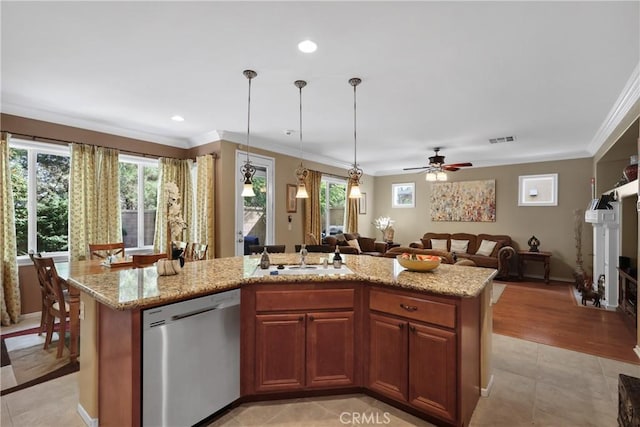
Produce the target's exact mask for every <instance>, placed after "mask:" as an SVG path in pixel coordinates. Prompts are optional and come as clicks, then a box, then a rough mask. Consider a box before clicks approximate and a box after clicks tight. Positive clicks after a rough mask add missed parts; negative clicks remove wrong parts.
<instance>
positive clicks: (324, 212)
mask: <svg viewBox="0 0 640 427" xmlns="http://www.w3.org/2000/svg"><path fill="white" fill-rule="evenodd" d="M346 199H347V181H346V180H344V179H339V178H331V177H323V178H322V181H321V183H320V220H321V223H322V237H323V238H324V237H326V236H329V235H334V234H341V233H343V232H344V222H345V216H346V204H345V201H346Z"/></svg>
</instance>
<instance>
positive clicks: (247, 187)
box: [240, 70, 258, 197]
mask: <svg viewBox="0 0 640 427" xmlns="http://www.w3.org/2000/svg"><path fill="white" fill-rule="evenodd" d="M242 74H244V76H245V77H246V78H247V79H248V80H249V98H248V101H247V160H246V161H245V163H244V165H242V167H241V168H240V172H242V175H243V176H244V186H243V188H242V194H241V196H242V197H254V196H255V195H256V193H255V192H254V191H253V175H254V174H255V173H256V168H255V166H253V165H252V164H251V160H249V148H250V141H249V136H250V124H251V79H253V78H254V77H256V76H257V75H258V73H256V72H255V71H253V70H244V71H243V72H242Z"/></svg>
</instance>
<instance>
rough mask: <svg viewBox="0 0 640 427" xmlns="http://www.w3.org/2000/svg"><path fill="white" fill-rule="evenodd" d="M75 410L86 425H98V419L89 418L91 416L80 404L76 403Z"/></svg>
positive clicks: (89, 426) (91, 426) (94, 426)
mask: <svg viewBox="0 0 640 427" xmlns="http://www.w3.org/2000/svg"><path fill="white" fill-rule="evenodd" d="M76 410H77V411H78V415H80V418H82V421H84V423H85V424H86V425H87V426H88V427H98V419H97V418H91V416H90V415H89V414H88V413H87V411H86V410H85V409H84V407H83V406H82V405H81V404H79V403H78V407H77V408H76Z"/></svg>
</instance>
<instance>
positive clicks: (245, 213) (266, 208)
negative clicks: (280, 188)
mask: <svg viewBox="0 0 640 427" xmlns="http://www.w3.org/2000/svg"><path fill="white" fill-rule="evenodd" d="M246 159H247V153H246V151H239V150H237V151H236V176H237V179H236V237H237V238H236V251H235V254H236V256H241V255H247V254H248V253H249V245H270V244H273V241H274V230H275V226H274V220H273V218H274V217H273V212H274V196H273V194H274V190H273V186H274V181H275V180H274V172H273V171H274V166H275V159H274V158H272V157H266V156H260V155H258V154H251V153H250V154H249V159H250V160H251V163H252V164H253V166H254V167H255V168H256V173H255V175H254V176H253V192H254V193H255V196H253V197H242V196H241V195H240V194H241V193H242V182H243V178H244V177H243V176H242V173H241V172H240V168H241V167H242V165H243V164H244V163H245V161H246Z"/></svg>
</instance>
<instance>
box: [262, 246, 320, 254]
mask: <svg viewBox="0 0 640 427" xmlns="http://www.w3.org/2000/svg"><path fill="white" fill-rule="evenodd" d="M305 248H306V249H307V252H319V253H323V254H328V253H329V252H332V251H331V246H329V245H306V246H305ZM300 249H302V245H296V253H297V252H300ZM267 250H268V249H267Z"/></svg>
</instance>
